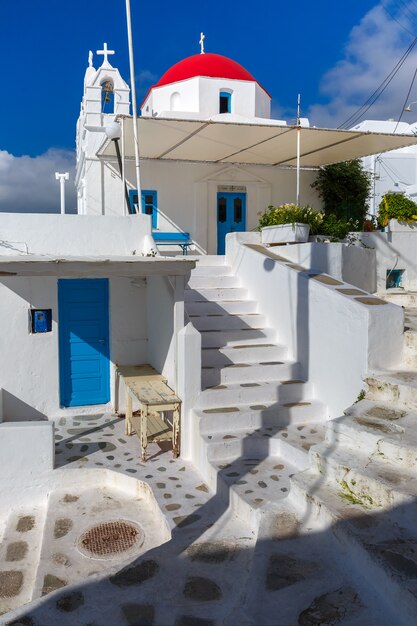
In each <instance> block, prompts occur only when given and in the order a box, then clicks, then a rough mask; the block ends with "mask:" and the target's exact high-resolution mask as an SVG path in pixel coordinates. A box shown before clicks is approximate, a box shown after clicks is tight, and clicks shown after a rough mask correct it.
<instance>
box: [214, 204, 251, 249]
mask: <svg viewBox="0 0 417 626" xmlns="http://www.w3.org/2000/svg"><path fill="white" fill-rule="evenodd" d="M245 228H246V194H245V193H229V192H227V193H221V192H219V193H218V194H217V254H224V253H225V237H226V235H227V233H234V232H240V231H243V230H245Z"/></svg>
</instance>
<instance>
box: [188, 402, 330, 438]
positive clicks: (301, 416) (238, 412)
mask: <svg viewBox="0 0 417 626" xmlns="http://www.w3.org/2000/svg"><path fill="white" fill-rule="evenodd" d="M194 414H195V416H196V417H197V419H199V420H200V432H201V433H202V434H203V435H207V434H213V433H220V432H223V433H227V432H231V433H234V432H235V431H245V432H249V431H252V430H254V429H257V428H272V429H273V430H272V432H278V431H279V432H282V433H283V435H282V437H283V439H286V438H287V437H289V435H287V434H286V432H285V431H286V429H288V428H290V425H293V424H294V425H299V424H303V425H305V424H306V423H308V422H311V423H312V424H316V423H317V422H325V420H326V419H327V415H328V413H327V407H326V406H325V405H324V404H323V403H322V402H319V401H318V400H309V401H305V402H303V403H297V404H295V405H292V406H285V405H279V404H278V405H277V404H276V403H274V404H271V405H259V404H254V405H251V406H248V405H241V406H229V407H219V408H217V409H216V408H209V409H199V410H197V409H195V410H194ZM322 438H323V437H321V439H322ZM315 443H316V442H315Z"/></svg>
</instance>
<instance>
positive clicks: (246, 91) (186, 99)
mask: <svg viewBox="0 0 417 626" xmlns="http://www.w3.org/2000/svg"><path fill="white" fill-rule="evenodd" d="M223 90H224V91H228V92H230V93H231V94H232V111H231V112H232V113H234V114H236V115H242V116H243V117H248V118H253V117H262V118H269V117H270V114H271V98H270V97H269V96H268V94H267V93H266V92H265V91H264V90H263V89H262V87H260V86H259V85H258V83H257V82H255V81H246V80H229V79H225V78H224V79H223V78H209V77H204V76H196V77H195V78H189V79H187V80H182V81H178V82H176V83H171V84H170V85H163V86H162V87H154V88H153V89H152V91H151V92H150V93H149V95H148V96H147V98H146V99H145V101H144V102H143V105H142V107H141V110H142V115H144V116H149V117H150V116H152V115H163V114H164V113H165V112H167V111H173V110H174V111H181V112H182V113H184V112H187V113H188V112H190V113H198V114H199V116H200V117H201V119H207V118H209V117H211V116H213V115H217V114H218V113H219V94H220V91H223ZM173 94H178V97H176V98H174V99H173V98H172V96H173ZM173 105H174V106H173Z"/></svg>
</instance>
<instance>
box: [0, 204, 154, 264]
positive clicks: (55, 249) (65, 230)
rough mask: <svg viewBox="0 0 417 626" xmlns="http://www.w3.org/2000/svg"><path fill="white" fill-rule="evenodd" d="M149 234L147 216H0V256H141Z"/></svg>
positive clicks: (1, 214)
mask: <svg viewBox="0 0 417 626" xmlns="http://www.w3.org/2000/svg"><path fill="white" fill-rule="evenodd" d="M150 232H151V221H150V217H149V216H147V215H131V216H124V217H123V216H121V217H112V216H106V217H103V216H96V215H34V214H30V213H25V214H17V213H0V255H16V254H43V255H57V256H59V257H60V258H62V257H67V256H81V255H87V256H98V255H100V256H106V255H108V256H125V255H130V254H133V253H134V251H136V254H140V252H141V251H142V248H143V242H144V238H145V235H149V234H150Z"/></svg>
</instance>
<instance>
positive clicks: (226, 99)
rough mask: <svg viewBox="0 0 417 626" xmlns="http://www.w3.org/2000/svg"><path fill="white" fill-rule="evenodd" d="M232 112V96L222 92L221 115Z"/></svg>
mask: <svg viewBox="0 0 417 626" xmlns="http://www.w3.org/2000/svg"><path fill="white" fill-rule="evenodd" d="M231 112H232V94H231V93H229V92H227V91H221V92H220V97H219V113H231Z"/></svg>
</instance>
